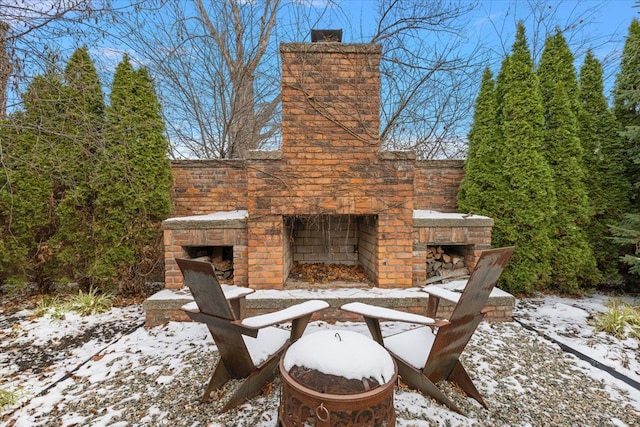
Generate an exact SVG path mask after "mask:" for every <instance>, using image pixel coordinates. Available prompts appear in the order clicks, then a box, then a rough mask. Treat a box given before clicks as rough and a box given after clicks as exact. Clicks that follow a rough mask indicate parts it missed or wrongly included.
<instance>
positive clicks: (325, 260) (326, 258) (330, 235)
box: [284, 215, 378, 286]
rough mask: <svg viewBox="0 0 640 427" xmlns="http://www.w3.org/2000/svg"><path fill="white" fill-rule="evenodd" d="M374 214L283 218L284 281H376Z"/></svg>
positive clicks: (373, 282)
mask: <svg viewBox="0 0 640 427" xmlns="http://www.w3.org/2000/svg"><path fill="white" fill-rule="evenodd" d="M377 222H378V218H377V216H376V215H295V216H285V217H284V225H285V227H284V229H285V239H284V242H285V247H284V259H285V282H286V283H287V285H288V286H289V285H292V284H293V283H294V282H307V283H309V284H314V283H315V284H319V283H328V282H338V281H339V282H346V283H354V284H361V285H369V286H370V285H372V284H375V283H376V277H377V267H376V262H375V260H376V246H377V238H376V228H377Z"/></svg>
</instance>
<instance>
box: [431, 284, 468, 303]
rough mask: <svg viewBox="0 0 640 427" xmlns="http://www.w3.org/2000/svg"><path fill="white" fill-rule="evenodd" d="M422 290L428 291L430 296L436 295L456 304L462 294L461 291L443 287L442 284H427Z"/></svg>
mask: <svg viewBox="0 0 640 427" xmlns="http://www.w3.org/2000/svg"><path fill="white" fill-rule="evenodd" d="M422 290H423V291H424V292H426V293H428V294H429V297H431V296H434V297H436V298H440V299H443V300H446V301H449V302H452V303H454V304H457V303H458V300H460V296H461V295H462V293H460V292H453V291H450V290H448V289H444V288H441V287H440V286H425V287H423V288H422Z"/></svg>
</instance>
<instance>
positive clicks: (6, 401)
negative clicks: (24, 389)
mask: <svg viewBox="0 0 640 427" xmlns="http://www.w3.org/2000/svg"><path fill="white" fill-rule="evenodd" d="M14 403H16V393H15V392H12V391H7V390H2V389H0V408H4V407H5V406H9V405H13V404H14Z"/></svg>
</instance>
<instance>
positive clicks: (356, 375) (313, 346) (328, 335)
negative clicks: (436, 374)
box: [283, 330, 395, 384]
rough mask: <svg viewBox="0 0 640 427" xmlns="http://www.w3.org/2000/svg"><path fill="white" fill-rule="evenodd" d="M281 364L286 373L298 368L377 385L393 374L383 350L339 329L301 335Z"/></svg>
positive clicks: (379, 346) (386, 353) (388, 359)
mask: <svg viewBox="0 0 640 427" xmlns="http://www.w3.org/2000/svg"><path fill="white" fill-rule="evenodd" d="M283 365H284V369H285V370H286V371H287V372H289V370H290V369H291V368H292V367H293V366H300V367H304V368H308V369H315V370H317V371H319V372H322V373H323V374H327V375H337V376H341V377H344V378H348V379H356V380H360V379H363V378H374V379H375V380H377V381H378V383H379V384H384V383H386V382H387V381H389V380H390V379H391V378H392V377H393V374H394V372H395V367H394V364H393V359H392V358H391V356H390V355H389V353H388V352H387V351H386V350H385V349H384V347H382V346H381V345H380V344H378V343H377V342H375V341H373V340H372V339H370V338H367V337H365V336H364V335H362V334H359V333H357V332H351V331H342V330H341V331H334V330H326V331H320V332H315V333H313V334H309V335H305V336H303V337H302V338H300V339H299V340H298V341H296V342H295V343H294V344H292V345H291V347H289V349H288V350H287V353H286V354H285V356H284V360H283Z"/></svg>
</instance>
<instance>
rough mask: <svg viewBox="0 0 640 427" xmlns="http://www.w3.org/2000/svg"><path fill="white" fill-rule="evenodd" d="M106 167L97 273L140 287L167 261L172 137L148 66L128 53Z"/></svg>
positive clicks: (116, 91)
mask: <svg viewBox="0 0 640 427" xmlns="http://www.w3.org/2000/svg"><path fill="white" fill-rule="evenodd" d="M105 134H106V138H105V151H104V155H103V156H102V167H101V168H100V173H99V175H98V176H97V177H96V188H98V199H97V201H96V223H95V233H96V240H97V253H98V256H97V257H96V259H95V261H94V264H93V269H92V271H93V274H94V275H95V276H96V277H101V278H103V279H107V278H110V277H111V278H114V279H115V278H117V279H118V280H119V281H120V285H121V290H128V291H131V290H136V288H138V287H139V285H140V283H141V282H142V283H144V279H145V276H147V275H148V274H149V273H150V271H151V270H152V269H153V268H154V267H156V268H157V267H159V266H161V265H162V262H161V261H162V255H163V252H162V246H161V244H159V243H160V240H159V237H160V234H159V229H160V223H161V221H162V220H163V219H165V218H166V217H167V215H168V214H169V212H170V209H171V202H170V198H169V189H170V186H171V169H170V163H169V161H168V159H167V157H166V156H167V153H168V151H169V143H168V141H167V139H166V138H165V136H164V124H163V122H162V118H161V115H160V104H159V102H158V99H157V97H156V94H155V92H154V88H153V83H152V81H151V79H150V78H149V76H148V73H147V70H146V69H145V68H141V69H139V70H134V69H133V67H132V66H131V63H130V61H129V59H128V58H127V57H125V58H124V60H123V61H122V62H121V63H120V64H119V65H118V67H117V68H116V73H115V76H114V79H113V86H112V90H111V98H110V106H109V108H108V109H107V130H106V132H105Z"/></svg>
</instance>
